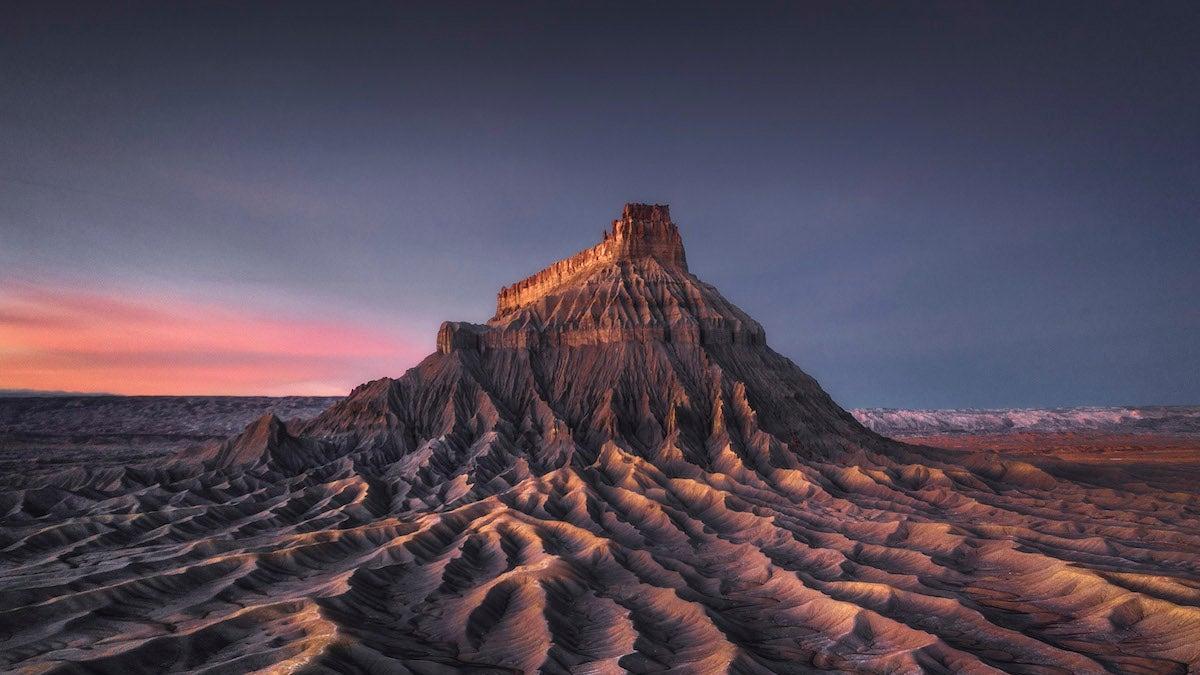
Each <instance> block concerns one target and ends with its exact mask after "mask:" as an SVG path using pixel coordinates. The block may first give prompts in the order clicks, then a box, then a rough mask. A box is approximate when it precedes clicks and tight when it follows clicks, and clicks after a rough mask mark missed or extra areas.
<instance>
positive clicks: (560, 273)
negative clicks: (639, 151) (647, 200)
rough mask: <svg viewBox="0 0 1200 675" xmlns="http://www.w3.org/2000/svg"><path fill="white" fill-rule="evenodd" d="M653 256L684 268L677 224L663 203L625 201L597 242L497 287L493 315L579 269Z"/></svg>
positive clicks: (532, 297)
mask: <svg viewBox="0 0 1200 675" xmlns="http://www.w3.org/2000/svg"><path fill="white" fill-rule="evenodd" d="M643 258H654V259H655V260H657V261H658V262H659V263H661V264H663V265H668V266H672V267H678V268H681V269H682V270H683V271H685V272H686V271H687V256H686V254H685V253H684V250H683V239H682V237H680V236H679V228H678V226H676V225H675V223H674V222H673V221H672V220H671V207H670V206H669V205H667V204H640V203H628V204H626V205H625V208H624V209H623V210H622V212H621V217H620V218H618V219H616V220H614V221H613V223H612V231H611V232H610V231H608V230H605V231H604V234H603V236H602V238H601V240H600V243H598V244H596V245H595V246H592V247H591V248H587V249H584V250H582V251H580V252H578V253H576V254H575V255H572V256H570V257H567V258H563V259H562V260H559V261H557V262H555V263H552V264H551V265H549V266H547V267H546V268H544V269H542V270H541V271H539V272H537V273H535V274H532V275H530V276H528V277H526V278H524V279H522V280H520V281H518V282H516V283H513V284H510V285H508V286H505V287H504V288H502V289H500V292H499V293H498V294H497V296H496V316H497V317H500V316H502V315H504V314H507V313H509V312H511V311H513V310H515V309H517V308H519V307H522V306H525V305H528V304H530V303H532V302H535V301H536V300H537V299H538V298H540V297H542V296H544V295H545V294H546V293H547V292H549V291H550V290H551V289H553V288H555V287H557V286H559V285H560V284H562V282H563V281H565V280H567V279H569V278H571V277H573V276H575V275H576V274H577V273H579V272H580V271H582V270H584V269H587V268H591V267H594V266H596V265H600V264H608V263H614V262H617V261H619V260H637V259H643Z"/></svg>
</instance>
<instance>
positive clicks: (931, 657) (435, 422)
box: [0, 205, 1200, 675]
mask: <svg viewBox="0 0 1200 675" xmlns="http://www.w3.org/2000/svg"><path fill="white" fill-rule="evenodd" d="M1055 471H1058V472H1059V473H1052V472H1055ZM1143 475H1150V474H1143ZM1081 476H1082V478H1081ZM1195 504H1196V496H1195V495H1192V494H1184V493H1179V492H1174V491H1171V490H1163V489H1159V488H1154V487H1152V486H1150V485H1148V484H1147V483H1146V482H1145V480H1144V479H1143V478H1138V479H1136V480H1134V479H1131V478H1130V476H1128V475H1124V474H1120V473H1116V474H1113V473H1110V472H1103V471H1095V470H1086V471H1085V470H1080V469H1078V468H1076V469H1072V470H1068V469H1063V468H1062V467H1061V466H1059V465H1054V464H1047V465H1046V467H1045V468H1044V469H1043V468H1039V467H1036V466H1033V465H1031V464H1026V463H1022V462H1012V461H1001V460H999V459H997V458H996V457H995V456H994V455H991V456H988V455H975V456H968V455H960V454H955V453H952V452H949V451H942V450H937V449H933V448H921V447H916V446H908V445H904V444H901V443H897V442H895V441H891V440H889V439H886V438H883V437H881V436H879V435H877V434H875V433H872V432H870V431H868V430H867V429H865V428H863V427H862V426H861V425H860V424H859V423H858V422H857V421H855V420H854V418H852V417H851V416H850V415H849V414H848V413H847V412H846V411H844V410H843V409H842V408H840V407H839V406H838V405H837V404H836V403H835V402H834V401H833V400H832V399H831V398H830V397H829V396H828V395H827V394H826V393H825V392H824V391H823V390H822V389H821V387H820V385H819V384H817V382H816V381H815V380H813V378H811V377H809V376H808V375H807V374H805V373H804V372H803V371H802V370H800V368H798V367H797V366H796V364H794V363H792V362H791V361H790V360H788V359H787V358H785V357H783V356H781V355H780V354H777V353H776V352H774V351H773V350H771V349H770V348H769V347H768V346H767V345H766V342H765V339H764V336H763V333H762V329H761V327H759V325H758V324H757V323H756V322H755V321H754V320H753V319H751V318H750V317H748V316H747V315H746V314H745V313H744V312H742V311H741V310H740V309H738V308H737V307H735V306H733V305H732V304H730V303H729V302H728V301H727V300H725V299H724V298H723V297H722V296H721V294H720V293H718V292H717V291H716V289H714V288H712V287H711V286H709V285H707V284H705V283H704V282H702V281H700V280H699V279H697V278H696V277H695V276H693V275H692V274H691V273H690V272H689V271H688V269H687V265H686V260H685V257H684V254H683V246H682V242H681V240H680V239H679V232H678V230H677V228H676V227H675V225H674V224H673V223H671V221H670V216H669V213H668V212H667V210H666V208H665V207H660V206H645V205H630V206H627V207H626V209H625V212H624V214H623V215H622V217H621V219H620V220H618V221H617V222H616V223H614V227H613V231H612V232H611V233H610V234H609V235H608V236H606V237H605V238H604V239H603V241H601V243H600V244H599V245H598V246H596V247H594V248H593V249H589V251H587V252H584V254H580V255H577V256H574V257H572V258H570V259H568V260H566V261H563V262H560V263H557V264H555V265H552V266H551V267H550V268H548V269H547V270H546V271H545V272H542V273H540V274H538V275H534V277H531V278H530V279H528V280H526V281H524V282H521V283H519V284H517V285H516V286H515V287H510V288H509V289H506V290H505V291H502V292H501V295H500V298H499V303H498V308H497V313H496V316H495V317H493V318H492V320H491V321H489V322H488V323H487V324H484V325H478V324H469V323H460V322H456V323H446V324H444V325H443V326H442V328H441V330H440V331H439V333H438V338H437V351H436V352H435V353H433V354H431V355H429V356H428V357H427V358H426V359H425V360H424V361H422V362H421V363H420V364H418V365H417V366H416V367H414V368H412V369H410V370H409V371H407V372H406V373H404V374H403V375H402V376H400V377H397V378H395V379H393V378H382V379H379V380H375V381H373V382H368V383H366V384H363V385H361V386H359V387H358V388H357V389H355V390H354V391H353V392H351V394H350V395H349V396H348V397H346V398H345V399H344V400H342V401H339V402H338V403H336V404H334V405H333V406H331V407H330V408H329V409H327V410H325V411H324V412H322V413H321V414H320V415H318V416H316V417H314V418H312V419H310V420H308V421H305V422H302V423H298V424H292V425H285V424H283V423H282V422H280V421H279V420H278V419H276V418H273V417H265V418H263V419H261V420H259V421H258V422H257V423H255V424H253V425H251V426H250V427H249V428H248V429H247V430H246V431H245V432H244V433H243V434H241V435H240V436H238V437H236V438H234V439H232V440H230V441H227V442H225V443H221V444H216V445H214V446H213V447H211V448H209V449H208V451H207V452H204V453H201V454H199V455H198V456H197V454H195V453H188V454H186V455H184V456H181V457H179V458H178V461H177V462H175V463H172V464H169V465H165V466H137V467H129V468H126V469H123V470H121V469H111V468H110V469H104V470H99V471H91V470H88V469H86V468H79V469H77V470H75V471H71V472H64V473H63V475H61V476H59V477H57V478H56V479H55V480H54V481H53V482H52V483H51V484H49V485H39V484H31V485H30V486H29V488H28V489H19V490H13V491H9V492H2V493H0V525H2V527H0V550H3V553H4V554H3V555H2V556H0V670H4V671H9V670H12V671H30V672H43V671H60V670H61V671H69V672H76V671H84V670H86V671H88V672H130V673H133V672H163V671H209V672H243V671H249V670H270V671H278V672H291V671H294V670H295V671H302V672H309V673H345V672H416V673H433V672H546V673H563V674H566V673H577V672H597V673H616V672H634V673H661V672H700V673H719V672H737V673H764V674H765V673H796V674H797V675H799V674H806V673H812V672H820V671H831V672H855V673H919V672H933V673H948V672H972V673H975V672H978V673H989V672H998V671H1008V672H1027V673H1033V672H1039V673H1041V672H1046V673H1050V672H1054V673H1071V672H1080V673H1095V672H1139V673H1149V672H1153V673H1167V672H1185V671H1187V669H1188V667H1190V666H1195V665H1197V664H1200V609H1197V598H1196V587H1197V582H1198V580H1200V536H1198V535H1197V532H1200V513H1198V512H1197V509H1196V507H1195Z"/></svg>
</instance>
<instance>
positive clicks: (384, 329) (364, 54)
mask: <svg viewBox="0 0 1200 675" xmlns="http://www.w3.org/2000/svg"><path fill="white" fill-rule="evenodd" d="M241 4H242V3H233V2H228V3H189V5H188V6H187V7H183V6H181V5H182V3H134V2H117V3H111V4H110V3H92V2H85V3H79V4H77V5H70V4H62V3H52V2H33V3H28V4H20V3H17V4H13V3H9V4H7V5H6V9H5V11H4V12H3V13H2V14H0V83H2V85H3V86H0V388H37V389H65V390H77V391H110V392H118V393H180V394H183V393H230V394H241V393H268V394H289V393H295V394H305V393H334V394H337V393H344V392H346V391H348V390H349V388H350V387H352V386H353V385H355V384H357V383H359V382H362V381H364V380H367V379H372V378H374V377H378V376H382V375H399V374H400V373H402V372H403V371H404V370H405V369H406V368H408V367H409V366H411V365H413V364H415V363H416V362H417V361H418V360H419V359H420V358H421V357H422V356H424V355H425V354H427V353H428V352H430V351H432V349H433V342H434V333H435V331H436V328H437V325H438V324H439V323H440V322H441V320H443V319H459V320H473V321H483V320H485V319H487V318H488V317H489V316H491V313H492V311H493V309H494V302H495V292H496V291H497V290H498V289H499V288H500V286H502V285H504V284H506V283H509V282H511V281H515V280H517V279H519V278H521V277H523V276H525V275H526V274H529V273H531V272H534V271H536V270H537V269H539V268H540V267H542V266H543V265H545V264H547V263H550V262H552V261H554V260H556V259H558V258H561V257H564V256H566V255H568V254H570V253H573V252H575V251H577V250H579V249H581V248H584V247H586V246H589V245H591V244H592V243H594V242H595V241H597V240H598V237H599V235H600V232H601V230H602V229H603V228H604V227H605V226H606V225H607V224H608V222H609V221H611V220H612V219H613V218H615V217H616V216H617V215H619V211H620V208H621V205H622V204H623V203H624V202H626V201H652V202H665V203H670V204H671V211H672V214H673V215H674V216H675V219H676V221H677V222H678V223H679V224H680V227H681V230H682V232H683V236H684V241H685V244H686V246H687V251H688V258H689V263H690V266H691V268H692V271H693V272H695V273H697V274H698V275H699V276H700V277H701V278H703V279H704V280H706V281H709V282H711V283H713V284H715V285H716V286H717V287H718V288H719V289H721V291H722V292H723V293H724V294H725V295H726V296H727V297H728V298H730V299H731V300H732V301H734V302H735V303H737V304H738V305H740V306H741V307H742V308H744V309H745V310H746V311H748V312H749V313H750V314H751V315H752V316H754V317H756V318H757V319H758V320H759V321H761V322H762V323H763V325H764V326H765V327H766V329H767V337H768V342H769V343H770V344H771V345H772V346H773V347H774V348H775V349H776V350H778V351H780V352H782V353H784V354H786V355H788V356H790V357H791V358H792V359H793V360H795V361H796V362H797V363H798V364H800V366H801V367H803V368H805V369H806V370H807V371H809V372H810V373H811V374H813V375H814V376H815V377H817V379H818V380H820V381H821V382H822V384H823V385H825V387H826V388H827V389H828V390H829V391H830V392H831V393H832V394H833V395H834V397H835V398H836V399H837V400H838V401H839V402H841V403H843V404H844V405H847V406H903V407H951V406H1022V405H1025V406H1041V405H1075V404H1125V403H1130V404H1135V403H1141V404H1147V403H1200V337H1198V336H1200V299H1198V297H1200V293H1198V292H1200V4H1197V3H1195V2H1179V3H1165V2H1161V3H1155V2H1151V3H1142V2H1129V3H1108V2H1079V3H1073V2H1062V3H1047V2H1043V1H1038V2H1030V3H1019V2H1018V3H1011V2H1003V3H994V4H993V3H982V2H956V3H950V2H947V3H941V2H935V3H911V4H909V3H892V2H881V3H863V2H849V3H844V2H829V3H818V2H807V3H795V4H773V3H772V4H763V5H754V6H753V7H752V8H748V7H747V6H745V5H743V4H741V3H739V4H737V5H733V4H731V5H729V6H727V7H724V8H719V7H712V8H709V7H707V6H700V5H697V4H696V3H679V4H672V3H658V4H654V5H653V6H652V7H642V6H640V5H639V4H631V5H617V4H612V3H605V4H599V3H595V4H582V5H571V6H567V5H565V4H560V3H557V2H555V3H544V4H525V3H522V4H519V5H518V4H508V3H449V4H448V5H446V4H445V3H437V4H431V5H427V6H419V5H409V4H405V3H396V4H393V3H379V4H371V3H354V2H350V3H330V5H337V8H336V9H334V8H332V7H321V6H320V5H319V4H317V3H313V4H311V5H308V4H305V3H294V2H292V3H272V4H264V5H259V6H258V8H257V9H253V10H248V9H245V8H243V7H240V6H239V5H241Z"/></svg>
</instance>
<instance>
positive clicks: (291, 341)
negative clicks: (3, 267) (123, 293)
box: [0, 284, 425, 395]
mask: <svg viewBox="0 0 1200 675" xmlns="http://www.w3.org/2000/svg"><path fill="white" fill-rule="evenodd" d="M424 351H425V346H424V345H420V344H415V341H412V340H404V339H402V338H401V337H400V336H398V335H395V334H392V333H389V332H386V331H383V330H380V329H377V328H372V327H367V326H361V325H353V324H347V323H346V322H335V321H330V320H327V319H308V318H295V317H284V318H279V317H276V316H263V315H262V314H261V313H254V312H251V311H249V310H244V309H233V308H229V307H222V306H218V305H215V304H204V303H197V302H194V301H188V300H181V299H178V298H173V297H168V296H150V295H146V294H142V293H139V294H138V295H137V297H136V299H126V298H124V297H119V296H118V295H116V294H112V293H104V292H97V291H86V290H80V289H76V288H55V287H48V286H41V285H32V284H26V285H21V286H18V287H16V288H14V289H12V290H11V291H5V292H0V388H2V389H39V390H66V391H79V392H108V393H114V394H230V395H234V394H245V395H251V394H256V395H289V394H291V395H342V394H345V393H347V392H348V391H349V390H350V389H351V388H352V387H353V386H355V385H357V384H359V383H361V382H364V381H366V380H368V379H372V378H376V377H380V376H382V375H388V374H392V375H394V374H396V373H397V372H398V371H401V370H403V369H404V368H406V367H408V366H409V365H411V364H413V363H415V362H416V360H417V359H418V358H420V357H421V356H422V355H423V352H424Z"/></svg>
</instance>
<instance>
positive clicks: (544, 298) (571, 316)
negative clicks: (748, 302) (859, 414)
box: [444, 204, 764, 349]
mask: <svg viewBox="0 0 1200 675" xmlns="http://www.w3.org/2000/svg"><path fill="white" fill-rule="evenodd" d="M444 329H445V328H444ZM446 330H454V329H453V328H449V329H446ZM476 332H477V336H476V337H475V338H473V339H474V340H475V341H476V342H477V343H478V345H479V347H480V348H483V349H528V348H537V347H541V346H551V345H554V346H566V347H579V346H584V345H598V344H608V343H616V342H643V343H645V342H675V343H693V344H700V343H703V344H733V343H744V344H761V343H763V341H764V335H763V330H762V326H760V325H759V324H758V322H757V321H754V320H753V319H751V318H750V317H749V316H747V315H746V314H745V313H744V312H742V311H741V310H740V309H738V308H737V307H735V306H734V305H732V304H731V303H730V302H729V301H727V300H725V298H724V297H722V296H721V294H720V293H719V292H718V291H717V290H716V289H715V288H713V287H712V286H710V285H708V284H706V283H704V282H702V281H700V280H699V279H698V278H696V277H695V276H694V275H693V274H691V273H690V272H689V271H688V267H687V256H686V254H685V253H684V249H683V239H682V238H681V237H680V234H679V228H678V227H677V226H676V225H675V223H673V222H672V221H671V213H670V209H669V207H667V206H664V205H659V204H653V205H651V204H626V205H625V209H624V211H623V213H622V215H621V217H620V218H619V219H617V220H615V221H613V227H612V232H611V233H610V232H608V231H605V232H604V235H603V238H602V240H601V242H600V243H598V244H596V245H595V246H593V247H592V248H589V249H587V250H585V251H582V252H580V253H577V254H575V255H573V256H571V257H569V258H566V259H564V260H560V261H558V262H556V263H554V264H552V265H550V266H549V267H547V268H546V269H544V270H542V271H541V272H538V273H537V274H534V275H533V276H530V277H528V278H526V279H523V280H522V281H519V282H517V283H515V284H512V285H511V286H507V287H505V288H504V289H502V290H501V291H500V293H499V295H498V297H497V301H496V315H495V316H494V317H492V319H491V321H489V322H488V324H487V326H486V327H485V328H483V329H482V330H478V331H476Z"/></svg>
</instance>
